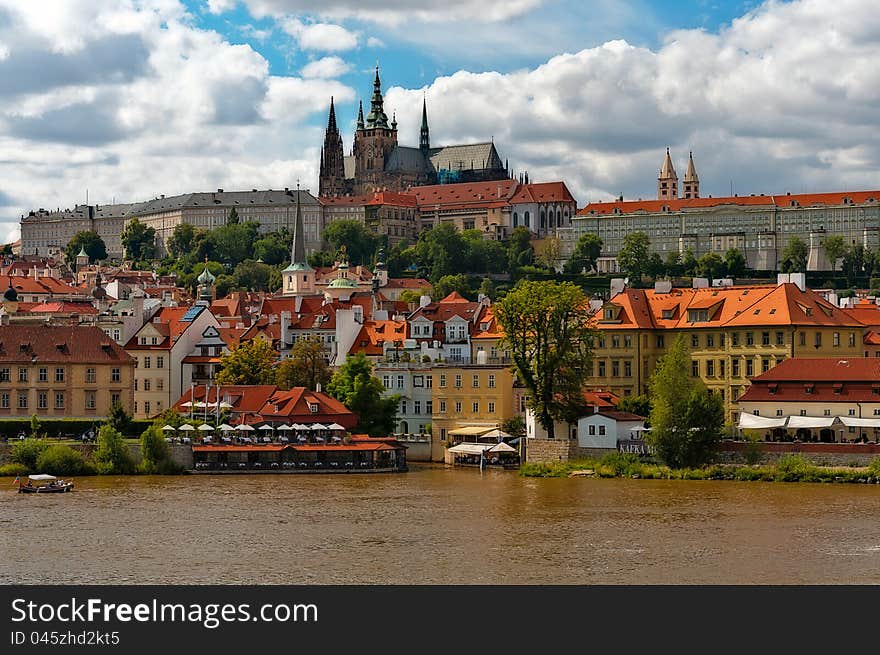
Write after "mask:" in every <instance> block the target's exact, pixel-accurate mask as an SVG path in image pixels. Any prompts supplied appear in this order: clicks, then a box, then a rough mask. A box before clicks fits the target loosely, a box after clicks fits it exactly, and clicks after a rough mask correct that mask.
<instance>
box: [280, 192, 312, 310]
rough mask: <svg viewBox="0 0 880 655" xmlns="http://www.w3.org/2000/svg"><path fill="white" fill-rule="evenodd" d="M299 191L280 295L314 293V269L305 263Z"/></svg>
mask: <svg viewBox="0 0 880 655" xmlns="http://www.w3.org/2000/svg"><path fill="white" fill-rule="evenodd" d="M299 194H300V190H299V188H297V190H296V222H295V223H294V224H293V244H292V245H291V247H290V266H288V267H287V268H285V269H284V270H283V271H281V278H282V287H281V294H282V295H284V296H306V295H309V294H313V293H314V292H315V269H313V268H312V267H311V266H309V264H308V262H307V261H306V246H305V237H306V235H305V229H304V228H303V219H302V209H301V208H300V204H299Z"/></svg>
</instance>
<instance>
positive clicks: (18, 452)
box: [12, 439, 49, 471]
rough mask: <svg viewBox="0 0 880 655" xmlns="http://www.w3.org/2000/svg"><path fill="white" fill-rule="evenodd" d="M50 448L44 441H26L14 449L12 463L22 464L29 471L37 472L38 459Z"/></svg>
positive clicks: (16, 445) (19, 443) (20, 442)
mask: <svg viewBox="0 0 880 655" xmlns="http://www.w3.org/2000/svg"><path fill="white" fill-rule="evenodd" d="M48 447H49V444H48V443H46V442H45V441H43V440H42V439H25V440H24V441H19V442H18V443H17V444H15V445H14V446H13V447H12V461H13V462H15V463H16V464H21V465H22V466H24V467H26V468H27V469H28V471H36V470H37V459H39V457H40V454H41V453H42V452H43V451H44V450H46V448H48Z"/></svg>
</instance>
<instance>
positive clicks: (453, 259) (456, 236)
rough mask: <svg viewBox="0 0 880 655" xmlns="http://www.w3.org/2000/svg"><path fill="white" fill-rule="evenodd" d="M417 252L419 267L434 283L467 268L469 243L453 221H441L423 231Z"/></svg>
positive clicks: (416, 246)
mask: <svg viewBox="0 0 880 655" xmlns="http://www.w3.org/2000/svg"><path fill="white" fill-rule="evenodd" d="M415 253H416V261H417V263H418V266H419V269H420V270H421V271H423V272H424V275H425V276H427V278H428V279H429V280H430V281H431V283H432V284H434V283H436V282H437V281H438V280H439V279H440V278H441V277H443V276H444V275H456V274H458V273H461V272H462V271H463V270H465V268H467V266H466V258H467V245H466V243H465V240H464V238H463V237H462V236H461V233H460V232H459V231H458V230H457V229H456V228H455V226H454V225H452V224H451V223H441V224H440V225H435V226H434V227H432V228H430V229H427V230H425V231H423V232H422V233H421V234H420V235H419V240H418V243H416V245H415Z"/></svg>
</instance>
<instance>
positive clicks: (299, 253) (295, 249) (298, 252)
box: [290, 182, 306, 265]
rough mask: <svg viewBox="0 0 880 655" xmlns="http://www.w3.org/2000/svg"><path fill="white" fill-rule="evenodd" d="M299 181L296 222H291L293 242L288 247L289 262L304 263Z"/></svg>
mask: <svg viewBox="0 0 880 655" xmlns="http://www.w3.org/2000/svg"><path fill="white" fill-rule="evenodd" d="M299 194H300V191H299V182H297V184H296V222H295V223H294V224H293V244H292V245H291V247H290V263H291V265H293V264H304V263H305V261H306V244H305V229H304V228H303V217H302V208H301V207H300V204H299Z"/></svg>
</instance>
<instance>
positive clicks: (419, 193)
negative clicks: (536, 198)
mask: <svg viewBox="0 0 880 655" xmlns="http://www.w3.org/2000/svg"><path fill="white" fill-rule="evenodd" d="M517 186H519V182H517V181H516V180H498V181H495V182H462V183H461V184H434V185H429V186H420V187H413V188H412V189H411V192H412V193H413V194H415V196H416V198H417V199H418V203H419V207H424V206H426V205H428V206H432V205H455V206H457V207H468V206H483V205H485V204H486V203H491V202H492V201H498V200H501V201H504V202H503V204H505V205H506V204H507V202H508V201H509V200H510V198H511V197H512V196H513V194H514V193H515V192H516V188H517ZM499 191H500V193H499Z"/></svg>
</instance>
